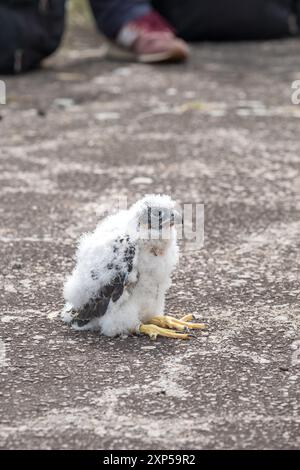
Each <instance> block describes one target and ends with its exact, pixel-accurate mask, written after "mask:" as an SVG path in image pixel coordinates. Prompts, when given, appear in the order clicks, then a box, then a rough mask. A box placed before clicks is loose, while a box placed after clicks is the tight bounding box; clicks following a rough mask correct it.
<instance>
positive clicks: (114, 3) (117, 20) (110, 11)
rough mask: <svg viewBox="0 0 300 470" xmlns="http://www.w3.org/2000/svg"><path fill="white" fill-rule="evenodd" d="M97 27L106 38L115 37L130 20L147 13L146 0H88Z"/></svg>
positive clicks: (148, 6)
mask: <svg viewBox="0 0 300 470" xmlns="http://www.w3.org/2000/svg"><path fill="white" fill-rule="evenodd" d="M89 1H90V5H91V9H92V12H93V15H94V17H95V21H96V23H97V27H98V28H99V30H100V31H101V32H102V33H103V34H104V35H105V36H106V37H108V38H111V39H113V38H115V37H116V36H117V34H118V32H119V31H120V29H121V28H122V27H123V26H124V25H125V24H126V23H129V22H130V21H132V20H135V19H136V18H138V17H140V16H143V15H145V14H146V13H149V12H150V10H151V5H150V2H148V1H146V0H89Z"/></svg>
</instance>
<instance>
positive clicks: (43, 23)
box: [0, 0, 65, 73]
mask: <svg viewBox="0 0 300 470" xmlns="http://www.w3.org/2000/svg"><path fill="white" fill-rule="evenodd" d="M64 4H65V1H64V0H52V1H51V2H44V1H40V2H33V3H32V4H31V3H30V2H28V3H25V2H24V1H20V2H18V1H15V2H12V3H11V5H9V6H7V2H3V1H0V73H20V72H25V71H27V70H31V69H33V68H36V67H37V66H38V65H39V64H40V62H41V61H42V60H43V59H44V58H45V57H47V56H48V55H50V54H51V53H52V52H54V51H55V49H56V48H57V47H58V45H59V43H60V40H61V37H62V34H63V29H64Z"/></svg>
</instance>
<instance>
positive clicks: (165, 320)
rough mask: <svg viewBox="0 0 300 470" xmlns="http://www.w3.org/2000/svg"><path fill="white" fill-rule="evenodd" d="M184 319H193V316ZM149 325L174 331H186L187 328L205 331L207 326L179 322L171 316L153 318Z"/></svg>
mask: <svg viewBox="0 0 300 470" xmlns="http://www.w3.org/2000/svg"><path fill="white" fill-rule="evenodd" d="M183 318H188V319H192V318H193V316H192V315H186V316H185V317H183ZM148 324H151V325H157V326H160V327H162V328H172V329H174V330H179V331H184V330H186V329H187V328H188V329H190V330H203V329H204V328H205V325H204V324H203V323H189V322H187V321H184V320H182V319H181V320H178V319H177V318H173V317H170V316H169V315H158V316H156V317H153V318H151V319H150V320H149V321H148Z"/></svg>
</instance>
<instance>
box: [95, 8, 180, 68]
mask: <svg viewBox="0 0 300 470" xmlns="http://www.w3.org/2000/svg"><path fill="white" fill-rule="evenodd" d="M90 4H91V8H92V11H93V14H94V17H95V21H96V23H97V26H98V29H99V30H100V32H101V33H103V34H104V36H106V38H107V39H108V40H109V41H108V45H109V48H108V55H110V56H111V57H115V58H118V59H120V58H126V59H129V60H138V61H140V62H167V61H181V60H184V59H186V58H187V56H188V47H187V45H186V44H185V43H184V42H183V41H182V40H180V39H178V38H177V37H176V36H175V34H174V30H173V28H172V26H170V25H169V24H168V22H167V21H166V20H165V19H164V18H162V17H161V16H160V15H159V14H158V13H157V12H156V11H155V10H153V8H152V5H151V2H150V0H149V1H146V0H90Z"/></svg>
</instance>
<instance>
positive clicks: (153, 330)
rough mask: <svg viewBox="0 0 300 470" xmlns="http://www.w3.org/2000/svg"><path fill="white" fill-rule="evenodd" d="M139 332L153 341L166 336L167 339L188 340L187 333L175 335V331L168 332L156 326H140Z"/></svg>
mask: <svg viewBox="0 0 300 470" xmlns="http://www.w3.org/2000/svg"><path fill="white" fill-rule="evenodd" d="M139 332H140V333H142V334H144V335H148V336H149V337H150V339H152V340H155V339H156V338H157V336H167V337H168V338H175V339H189V335H188V334H187V333H184V334H182V333H176V332H175V331H170V330H167V329H165V328H160V327H159V326H157V325H153V324H152V325H143V324H142V325H140V328H139Z"/></svg>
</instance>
